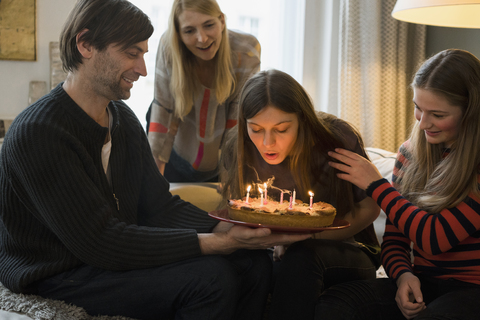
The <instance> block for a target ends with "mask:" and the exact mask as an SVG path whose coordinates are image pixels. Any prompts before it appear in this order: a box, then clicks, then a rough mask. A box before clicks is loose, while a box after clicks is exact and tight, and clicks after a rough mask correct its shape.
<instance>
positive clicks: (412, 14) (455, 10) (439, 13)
mask: <svg viewBox="0 0 480 320" xmlns="http://www.w3.org/2000/svg"><path fill="white" fill-rule="evenodd" d="M392 16H393V17H394V18H395V19H397V20H401V21H406V22H412V23H418V24H427V25H432V26H441V27H456V28H480V1H474V0H397V2H396V4H395V7H394V8H393V11H392Z"/></svg>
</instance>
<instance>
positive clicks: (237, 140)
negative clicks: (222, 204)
mask: <svg viewBox="0 0 480 320" xmlns="http://www.w3.org/2000/svg"><path fill="white" fill-rule="evenodd" d="M267 106H273V107H275V108H278V109H279V110H282V111H284V112H287V113H295V114H296V115H297V117H298V122H299V129H298V136H297V142H296V143H295V146H294V147H293V150H292V151H291V154H290V157H289V159H290V164H289V166H290V170H291V171H292V174H293V177H294V179H295V184H296V185H297V187H298V188H299V190H297V191H298V194H303V193H306V192H307V191H308V190H310V189H311V185H310V184H311V183H310V182H311V180H310V178H311V175H312V172H319V173H320V172H322V171H325V170H326V171H327V172H326V175H327V176H328V178H327V181H322V183H325V184H327V185H329V186H331V188H330V192H332V197H333V198H334V199H342V201H337V202H338V205H340V206H342V208H337V209H338V211H339V212H342V213H346V212H348V211H352V210H354V205H353V204H354V201H353V195H352V192H351V188H352V186H351V184H350V183H349V182H346V181H344V180H341V179H339V178H337V177H336V174H335V170H334V169H333V168H331V167H329V166H327V167H328V168H325V161H326V159H329V157H328V154H327V152H328V151H331V150H334V149H335V148H345V147H346V142H345V139H344V138H343V133H342V132H340V130H338V128H337V127H338V126H335V125H333V123H334V122H336V121H339V122H343V121H342V120H340V119H338V118H336V117H335V116H332V115H329V114H326V113H323V112H318V113H316V112H315V109H314V107H313V104H312V101H311V99H310V97H309V96H308V94H307V93H306V92H305V90H304V88H303V87H302V86H301V85H300V84H299V83H298V82H297V81H296V80H295V79H294V78H293V77H291V76H290V75H288V74H287V73H284V72H282V71H279V70H267V71H261V72H259V73H257V74H255V75H254V76H252V77H251V78H250V79H249V80H248V81H247V82H246V83H245V85H244V87H243V90H242V92H241V95H240V101H239V110H238V119H237V121H238V124H237V127H236V128H237V130H232V132H231V133H229V135H228V136H227V141H226V143H225V147H224V149H223V150H222V166H223V167H224V168H225V171H224V174H222V181H224V183H225V186H224V189H223V190H224V194H223V196H224V198H229V197H234V198H238V197H241V196H243V193H244V190H245V185H244V174H245V172H246V170H247V167H248V165H249V161H250V160H249V159H251V156H250V155H251V154H252V151H253V150H248V146H249V145H252V144H251V143H249V142H250V141H251V140H250V137H249V136H248V132H247V120H248V119H251V118H253V117H254V116H255V115H256V114H257V113H259V112H260V111H262V110H263V109H264V108H265V107H267ZM343 123H345V122H343ZM345 125H346V126H348V124H346V123H345ZM343 128H345V126H343ZM332 130H334V131H332ZM352 130H353V131H354V132H355V133H356V134H357V136H358V140H359V141H360V144H361V145H362V147H363V142H362V140H361V138H360V136H359V135H358V133H357V132H356V131H355V130H354V129H353V128H352Z"/></svg>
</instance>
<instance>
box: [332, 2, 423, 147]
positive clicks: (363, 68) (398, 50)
mask: <svg viewBox="0 0 480 320" xmlns="http://www.w3.org/2000/svg"><path fill="white" fill-rule="evenodd" d="M394 5H395V0H340V4H339V6H340V7H339V41H338V62H337V68H338V69H337V70H336V72H337V79H336V81H335V82H333V83H332V82H330V84H329V85H330V86H333V87H331V88H330V89H329V90H330V92H336V93H337V94H334V95H333V94H331V95H330V98H329V102H328V107H327V110H326V111H328V112H331V113H335V114H336V115H337V116H339V117H340V118H342V119H344V120H346V121H348V122H350V123H351V124H353V125H354V126H355V127H356V128H357V129H358V130H359V131H360V133H361V135H362V137H363V139H364V142H365V146H367V147H376V148H381V149H385V150H389V151H392V152H396V151H397V149H398V147H399V146H400V144H401V143H402V142H403V141H405V140H406V138H407V137H408V134H409V131H410V128H411V125H412V123H413V120H414V117H413V103H412V91H411V89H410V88H409V85H410V82H411V80H412V77H413V75H414V73H415V71H416V69H417V68H418V66H419V64H420V63H421V62H422V61H423V60H424V59H425V40H426V27H425V26H424V25H416V24H410V23H406V22H400V21H397V20H395V19H394V18H392V17H391V12H392V9H393V7H394ZM332 108H334V109H336V110H333V111H334V112H332V110H331V109H332ZM335 111H336V112H335Z"/></svg>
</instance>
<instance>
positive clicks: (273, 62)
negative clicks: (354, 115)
mask: <svg viewBox="0 0 480 320" xmlns="http://www.w3.org/2000/svg"><path fill="white" fill-rule="evenodd" d="M130 1H131V2H132V3H134V4H135V5H136V6H137V7H139V8H140V9H142V10H143V11H144V12H145V13H146V14H147V15H148V16H149V17H150V20H151V21H152V24H153V26H154V28H155V31H154V33H153V35H152V37H151V38H150V39H149V41H148V47H149V52H148V53H147V54H146V55H145V62H146V64H147V72H148V75H147V77H140V79H139V80H138V81H137V82H136V83H135V85H134V86H133V89H132V91H131V92H132V95H131V97H130V99H129V100H128V101H127V104H128V105H129V106H130V107H131V108H132V110H133V111H134V112H135V114H136V115H137V117H138V118H139V119H140V122H141V123H142V124H143V125H144V126H145V124H146V120H145V114H146V113H147V110H148V107H149V106H150V103H151V102H152V99H153V86H154V81H155V57H156V52H157V47H158V41H159V40H160V37H161V36H162V34H163V33H164V31H165V30H166V28H167V23H168V17H169V15H170V10H171V6H172V0H130ZM217 2H218V4H219V5H220V8H221V9H222V11H223V12H224V13H225V16H226V23H227V27H228V28H229V29H236V30H241V31H243V32H247V33H250V34H253V35H254V36H256V37H257V39H258V41H259V42H260V45H261V46H262V55H261V60H262V62H261V69H262V70H266V69H272V68H275V69H279V70H282V71H285V72H287V73H289V74H290V75H292V76H293V77H294V78H295V79H297V81H299V82H300V83H302V81H301V80H302V76H303V33H304V15H305V0H295V1H293V0H261V1H259V0H244V1H241V2H240V1H231V0H217Z"/></svg>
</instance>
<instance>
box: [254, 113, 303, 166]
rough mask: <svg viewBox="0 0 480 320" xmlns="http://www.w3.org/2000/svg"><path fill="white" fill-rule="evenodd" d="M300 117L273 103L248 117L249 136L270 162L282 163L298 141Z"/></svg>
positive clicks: (264, 157)
mask: <svg viewBox="0 0 480 320" xmlns="http://www.w3.org/2000/svg"><path fill="white" fill-rule="evenodd" d="M298 126H299V123H298V117H297V115H296V114H295V113H287V112H284V111H282V110H280V109H278V108H276V107H274V106H272V105H268V106H266V107H265V108H264V109H263V110H262V111H260V112H259V113H257V114H256V115H255V116H254V117H253V118H250V119H247V132H248V136H249V137H250V139H251V140H252V142H253V143H254V144H255V147H257V150H258V152H260V154H261V155H262V158H263V159H264V160H265V162H267V163H268V164H273V165H275V164H280V163H282V162H283V160H285V158H286V157H287V156H288V155H290V152H291V150H292V148H293V146H294V145H295V142H296V141H297V136H298Z"/></svg>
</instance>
